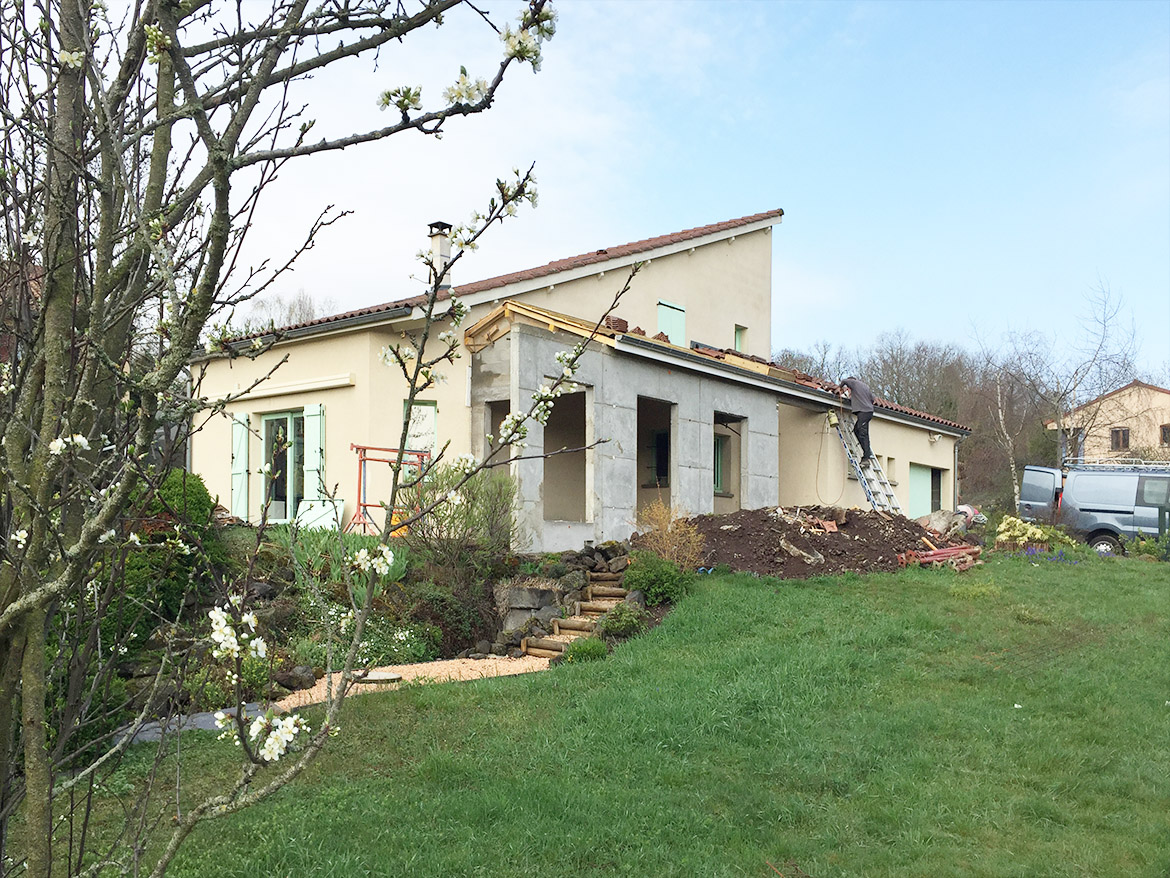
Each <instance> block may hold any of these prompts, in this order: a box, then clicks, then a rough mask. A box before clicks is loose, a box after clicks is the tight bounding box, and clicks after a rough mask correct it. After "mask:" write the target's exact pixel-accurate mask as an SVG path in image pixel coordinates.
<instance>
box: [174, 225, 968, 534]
mask: <svg viewBox="0 0 1170 878" xmlns="http://www.w3.org/2000/svg"><path fill="white" fill-rule="evenodd" d="M782 216H783V211H780V210H774V211H769V212H767V213H762V214H756V215H754V216H749V217H743V218H741V219H737V220H730V221H727V222H723V223H716V224H714V225H710V226H704V227H701V228H697V229H689V230H686V231H682V232H677V233H675V234H672V235H664V236H661V237H658V238H651V239H648V240H645V241H638V242H634V243H632V244H626V245H623V246H621V247H610V248H607V249H605V250H597V251H594V252H592V253H588V254H585V255H582V256H576V257H572V258H569V259H563V260H559V261H557V262H552V263H549V264H548V265H545V266H541V267H538V268H534V269H529V270H526V271H520V272H515V273H513V274H508V275H503V276H501V277H496V278H490V279H488V280H484V281H478V282H475V283H471V284H466V285H463V286H459V287H455V288H454V289H453V290H451V293H453V294H454V295H456V296H458V297H459V299H460V300H461V301H462V302H463V303H464V304H465V305H467V306H468V309H469V314H468V317H467V318H466V320H465V321H464V323H463V326H462V331H463V344H464V347H465V349H464V350H463V358H462V359H460V360H457V361H456V364H455V365H454V366H453V367H449V369H448V375H447V379H448V380H447V382H446V383H445V384H442V385H440V386H438V387H437V388H434V389H433V390H432V391H430V392H428V393H426V394H425V397H426V398H425V399H422V400H417V401H416V404H415V407H414V410H413V411H412V412H409V413H408V412H406V411H404V408H405V402H404V401H405V398H406V395H407V394H406V386H405V382H404V381H403V379H402V377H401V376H400V375H397V374H396V373H395V372H394V371H393V370H392V369H390V368H389V367H387V366H386V365H384V364H383V363H382V362H381V359H380V352H381V351H382V349H383V348H384V347H385V346H386V345H388V344H391V343H394V342H395V341H397V340H398V339H399V338H400V333H401V332H403V331H406V330H411V329H415V328H417V327H419V326H420V325H421V322H422V318H421V312H420V310H419V306H420V304H421V303H422V301H423V299H422V297H421V296H418V297H413V298H409V299H401V300H398V301H395V302H391V303H388V304H385V305H379V306H376V307H373V308H365V309H360V310H357V311H351V312H348V313H346V314H339V315H336V316H333V317H326V318H321V319H319V320H314V321H311V322H309V323H306V324H302V325H299V326H295V327H289V328H287V329H285V330H283V331H281V333H280V338H279V340H278V341H277V342H276V343H275V344H274V345H273V347H272V349H271V350H268V351H266V352H264V353H262V354H261V355H259V356H257V357H256V358H255V359H249V358H246V357H236V358H234V359H232V358H227V357H223V356H218V357H217V356H214V355H207V356H205V357H202V358H200V359H199V360H198V361H197V362H196V363H195V365H194V368H193V372H194V373H195V375H196V384H197V388H196V391H195V392H196V393H197V394H198V395H200V396H204V397H207V398H210V399H221V400H222V399H229V398H230V401H228V402H227V403H226V404H225V406H224V408H225V412H226V417H222V416H213V417H211V418H210V419H209V420H208V422H207V423H206V424H204V425H202V428H201V429H199V430H198V431H197V432H196V433H195V434H194V435H193V437H192V443H191V444H192V454H191V458H192V468H193V469H194V470H195V471H197V472H199V473H200V474H202V475H203V477H204V479H205V480H206V481H207V484H208V487H209V489H210V490H211V491H212V493H213V494H218V495H219V496H220V497H221V498H223V500H224V502H230V506H231V510H232V512H233V513H235V514H236V515H238V516H240V517H242V518H246V519H248V520H251V521H256V520H258V518H259V516H260V512H261V504H262V502H263V498H264V497H265V496H266V494H271V496H272V503H271V505H270V507H269V519H270V520H275V521H281V520H289V519H291V518H292V517H293V516H297V517H299V518H301V519H302V520H312V519H313V518H314V517H316V516H318V515H320V513H321V511H322V509H323V508H324V505H323V503H322V501H321V493H322V490H321V486H322V485H325V486H329V488H330V490H331V489H332V487H333V486H334V485H336V486H338V487H339V491H338V495H337V496H338V497H339V498H341V499H342V500H343V501H344V509H343V512H342V515H341V519H342V520H343V521H345V522H348V521H350V519H351V518H352V517H353V515H354V513H355V511H356V510H355V500H356V497H357V493H358V487H359V485H358V465H357V454H356V453H355V451H354V450H352V448H351V446H352V445H361V446H377V447H390V446H393V445H396V444H397V442H398V440H399V436H400V434H401V431H402V425H403V421H404V419H405V418H409V419H410V434H411V438H410V441H409V442H408V445H409V446H410V448H411V449H412V450H430V451H433V450H436V449H438V448H441V447H442V446H443V445H444V443H449V445H448V447H447V452H446V453H447V455H448V457H454V456H455V455H458V454H464V453H473V454H477V455H478V454H482V453H483V452H484V450H485V442H486V441H487V440H486V436H487V435H488V434H492V435H495V434H497V433H498V430H497V429H496V428H497V427H498V425H499V423H500V421H501V420H502V419H503V418H504V417H505V416H506V415H507V414H508V413H510V412H511V411H520V410H524V409H526V408H527V406H528V404H529V403H530V401H531V395H532V393H533V392H534V391H536V390H537V389H538V388H539V387H540V386H541V385H542V384H546V383H548V381H549V379H550V378H551V377H553V376H554V375H556V374H558V373H559V371H560V366H559V365H558V364H557V363H556V360H555V354H556V353H557V352H559V351H563V350H568V349H569V348H571V347H572V346H573V345H575V344H577V343H578V342H579V341H580V340H581V339H582V338H583V337H587V336H588V335H589V333H590V331H591V330H592V328H593V326H594V324H595V322H596V320H597V318H598V315H600V314H601V313H602V312H603V311H604V310H605V308H606V307H607V306H608V304H609V302H610V301H611V299H612V297H613V294H614V293H615V292H616V290H618V289H619V288H620V287H621V285H622V284H623V283H624V281H625V278H626V273H627V271H628V270H629V267H630V266H631V265H632V264H633V263H634V262H639V261H640V262H644V263H646V266H645V268H644V269H643V270H642V271H641V272H640V273H639V274H638V276H637V278H636V279H635V281H634V284H633V286H632V288H631V290H630V292H629V293H627V295H626V297H625V298H624V299H623V300H622V302H621V304H620V305H619V307H618V309H617V311H616V312H615V315H614V316H613V318H611V319H610V320H609V321H608V324H607V326H606V328H605V329H604V330H603V331H602V332H601V333H600V334H599V335H598V336H597V337H596V338H595V340H594V342H593V343H592V344H591V345H590V346H589V348H588V350H587V351H586V353H585V355H584V356H583V358H582V360H581V364H580V369H579V371H578V373H577V375H576V376H575V377H576V383H577V385H578V388H579V389H578V390H577V391H576V392H574V393H572V394H567V395H566V396H564V397H562V398H561V399H560V400H558V402H557V404H556V406H555V408H554V410H553V413H552V416H551V417H550V419H549V421H548V424H547V425H546V426H544V427H542V426H541V425H539V424H534V425H532V426H531V427H530V431H529V435H528V439H527V441H528V444H529V451H537V450H545V451H553V450H556V449H559V448H566V447H567V448H576V447H584V446H587V445H591V444H592V443H593V442H595V441H597V440H602V439H604V440H606V441H605V442H604V443H602V444H599V445H596V446H594V447H591V448H588V449H587V450H583V451H578V452H575V453H570V454H558V455H555V456H552V457H548V458H544V459H535V460H522V461H517V462H515V463H513V464H512V473H513V475H514V476H515V477H516V479H517V488H518V492H519V516H520V519H521V523H522V525H523V526H524V528H525V529H526V531H527V532H528V534H529V535H530V538H531V543H530V546H531V548H533V549H534V550H540V551H545V550H555V549H562V548H579V547H580V546H581V545H582V544H583V543H584V542H585V541H589V540H593V541H601V540H607V539H622V538H625V537H627V536H629V534H630V533H631V532H632V531H633V529H634V527H635V520H636V516H637V511H638V509H639V508H640V507H641V506H643V505H644V504H645V503H647V502H650V501H651V500H653V499H654V498H656V497H661V498H662V499H663V501H664V502H667V503H669V504H670V505H671V507H672V508H673V509H675V510H676V511H677V512H679V513H686V514H699V513H705V512H728V511H732V510H735V509H739V508H758V507H762V506H772V505H776V504H778V503H783V504H793V505H796V504H801V505H805V504H814V503H825V504H830V503H837V504H843V505H846V506H849V505H862V504H864V502H865V498H864V494H863V492H862V489H861V486H860V485H859V484H858V483H857V482H856V481H852V480H851V479H850V478H849V477H848V476H847V473H846V470H847V464H846V461H845V456H844V453H843V451H842V449H841V445H840V443H839V441H838V440H837V436H836V433H835V432H834V431H832V430H831V428H829V426H828V421H827V418H826V412H827V410H828V409H829V408H832V407H836V406H838V405H839V400H838V399H837V398H836V396H835V395H833V394H832V393H830V392H827V391H826V389H825V386H824V385H820V384H817V383H816V382H813V381H810V380H808V379H807V376H798V375H797V374H796V373H792V372H786V371H784V370H779V369H776V368H774V367H771V366H770V365H769V364H768V363H767V361H766V360H765V359H764V358H765V357H766V356H767V355H768V353H769V351H770V349H771V336H770V325H771V301H772V278H771V263H772V241H771V231H772V227H773V226H774V225H776V224H778V223H779V222H780V219H781V217H782ZM445 228H446V227H445V226H444V225H443V224H434V225H433V226H432V232H433V233H434V234H433V236H432V242H433V243H434V245H435V247H436V251H435V252H436V253H441V245H442V243H443V242H444V241H445V238H444V236H443V235H442V233H443V231H444V229H445ZM445 295H448V294H445ZM446 328H448V327H447V326H446V325H442V326H438V327H436V330H435V331H436V332H437V331H439V330H440V329H446ZM251 341H252V339H250V338H249V339H240V340H238V341H236V342H234V343H233V344H234V345H236V347H237V349H238V350H247V348H248V347H249V345H250V344H251ZM282 358H287V361H286V362H284V363H283V365H281V366H280V368H279V369H277V371H276V372H275V374H274V375H273V376H272V377H271V378H268V379H267V380H262V379H264V376H266V375H267V374H268V373H269V371H270V370H272V368H273V366H274V365H276V364H277V363H278V362H279V361H281V359H282ZM966 432H967V431H966V430H965V429H964V428H962V427H961V426H959V425H957V424H953V423H951V422H948V421H943V420H941V419H938V418H933V417H931V416H929V415H925V414H922V413H919V412H912V411H910V410H906V409H901V408H899V407H896V406H890V405H880V406H879V409H878V412H877V414H876V416H875V419H874V422H873V429H872V435H873V441H874V447H875V450H876V451H877V452H878V454H879V455H882V456H883V457H884V458H885V461H884V462H885V463H886V465H887V468H888V471H889V472H890V474H891V478H892V479H893V480H895V481H897V483H898V487H897V490H898V492H899V498H900V500H901V502H902V503H903V507H904V508H906V510H907V512H908V513H911V514H924V512H929V511H931V509H935V508H954V503H955V493H956V492H955V465H954V455H955V446H956V442H957V441H958V440H959V439H960V438H961V437H962V436H964V435H966ZM281 437H289V438H290V439H291V441H290V442H289V443H288V447H287V449H284V450H280V451H278V452H277V451H276V450H275V449H278V448H279V447H280V444H281V443H280V439H281ZM229 452H230V454H229ZM265 464H267V465H269V467H270V468H271V470H272V471H273V472H274V473H276V475H275V477H273V476H270V475H267V474H265V473H264V472H263V471H262V467H263V466H264V465H265ZM388 488H389V469H388V467H387V466H385V465H384V464H382V465H376V464H371V465H369V466H368V468H367V480H366V483H365V484H364V486H363V490H364V491H365V492H366V495H367V497H368V498H372V499H374V500H379V499H385V497H386V494H387V493H388ZM228 498H230V501H229V499H228ZM916 510H921V511H916ZM376 520H377V522H378V523H381V522H382V517H381V516H380V515H378V516H376Z"/></svg>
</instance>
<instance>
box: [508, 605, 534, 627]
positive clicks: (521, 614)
mask: <svg viewBox="0 0 1170 878" xmlns="http://www.w3.org/2000/svg"><path fill="white" fill-rule="evenodd" d="M531 618H532V610H508V611H507V612H506V614H505V615H504V629H505V630H517V631H519V630H521V629H522V628H524V626H525V625H526V624H527V623H528V620H529V619H531Z"/></svg>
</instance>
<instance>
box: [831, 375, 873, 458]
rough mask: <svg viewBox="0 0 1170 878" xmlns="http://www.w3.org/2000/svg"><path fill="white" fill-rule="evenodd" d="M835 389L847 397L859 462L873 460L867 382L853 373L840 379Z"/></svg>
mask: <svg viewBox="0 0 1170 878" xmlns="http://www.w3.org/2000/svg"><path fill="white" fill-rule="evenodd" d="M837 389H838V390H839V391H840V392H841V395H842V396H845V395H848V397H849V409H850V411H852V412H853V417H854V418H855V420H856V422H855V423H854V425H853V435H854V436H856V437H857V444H858V445H860V446H861V462H862V463H864V462H865V461H867V460H873V459H874V453H873V449H872V448H870V445H869V422H870V421H871V420H872V419H873V391H872V390H870V389H869V385H868V384H866V383H865V382H864V381H862V380H861V379H860V378H857V377H855V376H853V375H850V376H849V377H848V378H846V379H845V380H844V381H842V382H841V386H840V387H838V388H837Z"/></svg>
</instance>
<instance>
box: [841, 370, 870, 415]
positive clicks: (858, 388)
mask: <svg viewBox="0 0 1170 878" xmlns="http://www.w3.org/2000/svg"><path fill="white" fill-rule="evenodd" d="M841 386H842V387H848V388H849V410H850V411H851V412H853V413H854V414H857V413H858V412H872V411H873V391H872V390H870V389H869V385H868V384H866V383H865V382H864V381H862V380H861V379H860V378H846V379H845V380H844V381H842V382H841Z"/></svg>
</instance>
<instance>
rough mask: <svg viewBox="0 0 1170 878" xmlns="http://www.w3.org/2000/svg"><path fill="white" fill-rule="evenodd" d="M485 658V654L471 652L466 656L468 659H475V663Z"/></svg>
mask: <svg viewBox="0 0 1170 878" xmlns="http://www.w3.org/2000/svg"><path fill="white" fill-rule="evenodd" d="M487 657H488V654H487V653H486V652H473V653H471V654H470V655H469V656H468V658H469V659H475V660H476V661H479V660H480V659H485V658H487Z"/></svg>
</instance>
